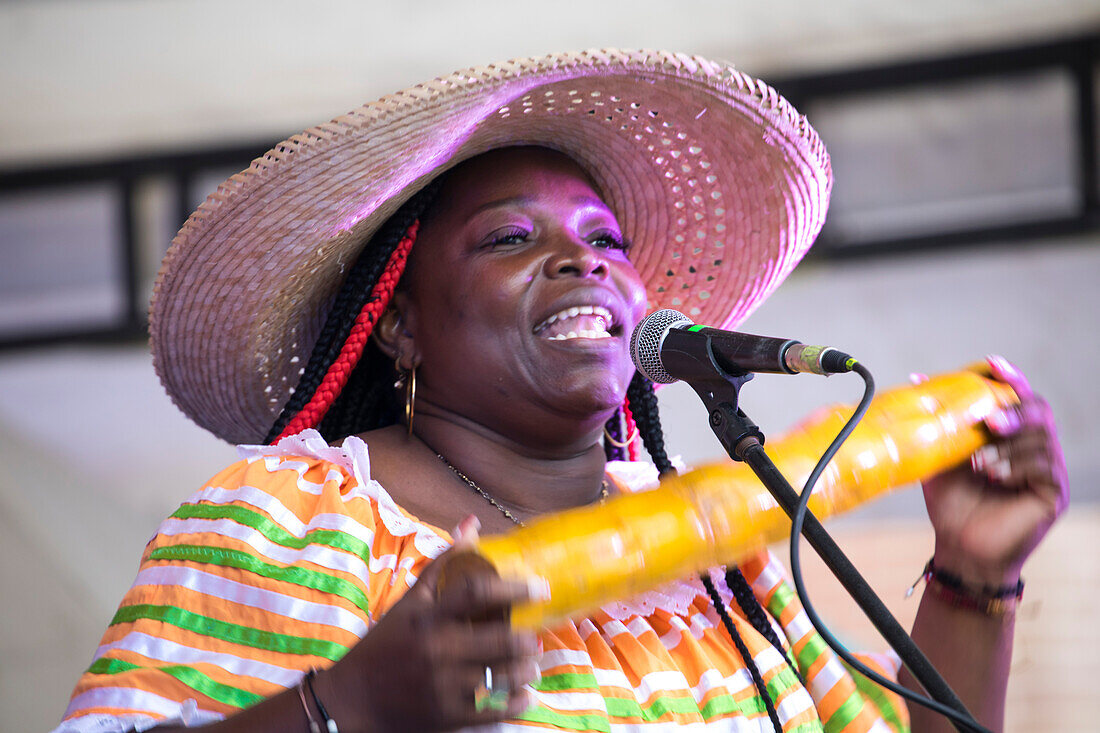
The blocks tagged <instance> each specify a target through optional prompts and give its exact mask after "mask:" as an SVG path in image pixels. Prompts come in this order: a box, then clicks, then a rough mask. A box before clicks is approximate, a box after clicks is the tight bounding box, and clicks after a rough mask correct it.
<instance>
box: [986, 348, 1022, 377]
mask: <svg viewBox="0 0 1100 733" xmlns="http://www.w3.org/2000/svg"><path fill="white" fill-rule="evenodd" d="M986 361H988V362H989V365H990V366H991V367H993V371H994V372H995V373H996V374H997V376H999V377H1001V378H1002V379H1020V378H1021V377H1022V376H1023V374H1021V373H1020V370H1019V369H1017V368H1016V366H1015V365H1014V364H1013V363H1012V362H1010V361H1009V360H1008V359H1006V358H1004V357H1003V356H1001V355H1000V354H990V355H989V356H987V357H986Z"/></svg>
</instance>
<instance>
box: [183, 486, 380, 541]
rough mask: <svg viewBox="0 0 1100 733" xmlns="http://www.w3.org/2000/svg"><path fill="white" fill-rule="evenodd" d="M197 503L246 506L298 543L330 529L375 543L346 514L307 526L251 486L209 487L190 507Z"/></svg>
mask: <svg viewBox="0 0 1100 733" xmlns="http://www.w3.org/2000/svg"><path fill="white" fill-rule="evenodd" d="M200 501H206V502H210V503H211V504H218V505H223V504H231V503H232V502H234V501H239V502H243V503H245V504H249V505H251V506H252V507H254V508H256V509H259V510H261V511H263V512H265V513H267V514H268V515H269V516H270V517H271V519H272V520H274V521H275V523H276V524H278V525H279V526H280V527H282V528H283V529H285V530H286V531H287V532H289V533H290V534H292V535H294V536H295V537H297V538H298V539H302V538H303V537H305V536H306V533H307V532H309V531H310V530H312V529H331V530H334V531H336V532H343V533H344V534H349V535H351V536H352V537H355V538H356V539H359V540H362V541H363V542H364V543H366V544H367V545H368V546H369V545H371V544H373V543H374V530H372V529H371V528H370V527H367V526H365V525H364V524H362V523H361V522H358V521H356V520H355V519H353V518H352V517H350V516H349V515H347V514H333V513H324V514H316V515H314V516H313V517H311V518H310V520H309V524H305V523H303V522H302V520H300V519H298V515H296V514H295V513H294V512H292V511H291V510H290V509H288V508H287V506H286V505H285V504H283V503H282V502H281V501H279V500H278V499H276V498H275V497H274V496H272V495H271V494H269V493H268V492H266V491H264V490H262V489H257V488H255V487H253V486H240V487H237V488H235V489H223V488H220V487H216V486H212V487H209V488H206V489H203V490H202V491H200V492H198V493H197V494H195V495H194V496H192V497H191V499H190V500H189V503H193V504H197V503H198V502H200Z"/></svg>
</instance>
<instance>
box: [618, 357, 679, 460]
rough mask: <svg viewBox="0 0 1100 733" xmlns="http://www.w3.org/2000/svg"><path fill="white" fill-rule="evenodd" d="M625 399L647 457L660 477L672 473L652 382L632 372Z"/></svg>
mask: <svg viewBox="0 0 1100 733" xmlns="http://www.w3.org/2000/svg"><path fill="white" fill-rule="evenodd" d="M626 398H627V399H628V400H629V401H630V412H631V413H633V415H634V422H635V423H636V424H637V426H638V433H639V434H640V435H641V436H642V444H643V445H644V446H645V449H646V451H647V452H648V453H649V457H650V458H651V459H653V465H655V466H656V467H657V472H658V473H660V474H661V475H662V476H663V475H664V474H666V473H673V472H675V469H674V468H673V467H672V462H671V461H669V460H668V454H667V453H666V452H665V434H664V432H663V431H662V430H661V415H660V413H659V412H658V411H657V395H656V394H654V393H653V382H651V381H649V380H648V379H646V378H645V377H643V376H642V375H641V373H639V372H634V378H633V379H631V380H630V386H629V387H627V388H626Z"/></svg>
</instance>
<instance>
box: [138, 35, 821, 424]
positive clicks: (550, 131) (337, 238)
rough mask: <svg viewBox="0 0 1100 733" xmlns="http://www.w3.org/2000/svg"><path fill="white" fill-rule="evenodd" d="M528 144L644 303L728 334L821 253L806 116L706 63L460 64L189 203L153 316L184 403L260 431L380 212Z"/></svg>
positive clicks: (303, 138)
mask: <svg viewBox="0 0 1100 733" xmlns="http://www.w3.org/2000/svg"><path fill="white" fill-rule="evenodd" d="M525 144H526V145H541V146H545V147H549V148H554V149H556V150H559V151H561V152H563V153H565V154H566V155H568V156H569V157H571V158H573V159H574V160H575V161H576V162H577V163H578V164H579V165H580V166H581V167H582V168H583V169H585V170H586V171H587V172H588V173H589V175H590V176H591V177H592V179H593V181H594V182H595V184H596V185H597V187H598V188H599V190H600V191H601V193H602V194H603V195H604V197H605V199H606V202H607V203H608V205H609V206H611V208H612V210H613V211H614V212H615V213H616V215H617V216H618V218H619V220H620V222H621V224H622V226H623V229H624V232H626V233H627V235H628V236H629V237H630V238H631V239H632V240H633V242H634V249H633V251H632V255H631V256H632V259H633V261H634V264H635V266H636V267H637V269H638V271H639V273H640V274H641V276H642V277H643V279H644V280H645V282H646V283H647V287H648V295H649V306H650V309H656V308H675V309H677V310H680V311H683V312H684V313H686V314H687V315H689V316H690V317H692V318H693V319H694V320H696V321H698V322H700V323H707V324H709V325H714V326H718V327H724V328H731V327H733V326H735V325H736V324H738V323H740V322H741V321H742V320H744V318H745V317H747V316H748V315H749V313H751V312H752V311H753V310H754V309H755V308H756V307H757V306H758V305H759V304H760V303H761V302H762V301H763V300H764V299H765V298H766V297H767V296H768V295H769V294H770V293H771V292H772V291H773V290H774V289H775V288H776V287H777V286H778V285H779V283H780V282H781V281H782V280H783V279H784V278H785V277H786V276H787V274H788V273H789V272H790V271H791V269H792V268H793V267H794V266H795V264H796V263H797V262H798V261H799V260H800V259H801V258H802V256H803V255H804V254H805V252H806V250H807V249H809V247H810V245H811V244H812V243H813V240H814V238H815V237H816V236H817V233H818V231H819V230H820V228H821V225H822V223H823V221H824V217H825V210H826V207H827V203H828V196H829V191H830V188H831V185H832V174H831V171H830V167H829V159H828V156H827V154H826V152H825V149H824V146H823V145H822V143H821V141H820V139H819V138H818V136H817V134H816V133H815V132H814V131H813V130H812V129H811V128H810V126H809V125H808V124H807V123H806V120H805V118H804V117H802V116H800V115H798V114H797V112H796V111H795V110H794V109H793V108H792V107H791V106H790V105H789V104H788V103H787V102H786V101H785V100H784V99H782V98H781V97H780V96H779V95H778V94H777V93H776V92H775V91H774V90H772V89H771V88H770V87H768V86H766V85H765V84H763V83H762V82H759V81H757V80H755V79H752V78H750V77H748V76H746V75H744V74H742V73H740V72H738V71H735V70H734V69H732V68H729V67H727V66H725V65H722V64H719V63H715V62H712V61H708V60H706V59H702V58H699V57H694V56H685V55H681V54H673V53H666V52H657V51H618V50H603V51H586V52H583V53H563V54H555V55H551V56H546V57H543V58H532V59H520V60H514V61H510V62H506V63H502V64H499V65H494V66H486V67H479V68H472V69H467V70H465V71H460V72H456V73H455V74H452V75H450V76H447V77H442V78H439V79H436V80H434V81H431V82H428V83H426V84H422V85H419V86H416V87H413V88H411V89H408V90H406V91H403V92H399V93H397V94H393V95H390V96H387V97H384V98H382V99H380V100H378V101H377V102H372V103H370V104H367V105H365V106H363V107H360V108H359V109H357V110H355V111H353V112H350V113H349V114H347V115H344V116H343V117H339V118H337V119H335V120H333V121H332V122H329V123H326V124H323V125H320V126H318V127H314V128H311V129H309V130H307V131H305V132H303V133H301V134H299V135H295V136H294V137H292V138H290V139H289V140H287V141H285V142H283V143H280V144H279V145H277V146H276V147H275V148H274V149H272V150H271V151H269V152H268V153H267V154H265V155H264V156H263V157H261V158H257V159H256V160H255V161H253V162H252V164H251V166H250V167H249V168H248V169H247V170H245V171H242V172H241V173H238V174H237V175H235V176H233V177H232V178H230V179H229V180H227V181H226V182H225V183H223V184H222V185H221V186H219V188H218V190H217V191H216V192H214V193H213V194H211V195H210V196H209V197H208V198H207V200H206V201H205V202H204V203H203V204H202V205H201V206H200V207H199V208H198V210H197V211H195V213H194V214H192V215H191V217H190V218H189V219H188V221H187V222H186V223H185V224H184V226H183V228H182V229H181V230H180V232H179V234H178V235H177V236H176V238H175V240H174V241H173V243H172V246H171V248H170V249H169V251H168V254H167V256H166V257H165V260H164V264H163V266H162V268H161V271H160V275H159V276H158V278H157V283H156V287H155V290H154V295H153V302H152V306H151V312H150V334H151V343H152V349H153V359H154V364H155V367H156V370H157V373H158V374H159V375H160V378H161V380H162V382H163V383H164V386H165V388H166V389H167V391H168V394H169V395H170V396H171V397H172V399H173V401H174V402H175V403H176V404H177V405H178V406H179V407H180V409H181V410H183V412H184V413H186V414H187V415H188V416H189V417H190V418H191V419H193V420H194V421H195V422H196V423H198V424H199V425H201V426H202V427H204V428H206V429H208V430H210V431H211V432H213V433H215V434H216V435H218V436H220V437H222V438H224V439H225V440H228V441H230V442H234V443H256V442H260V441H262V440H263V437H264V435H265V434H266V433H267V431H268V429H269V428H270V427H271V425H272V423H273V422H274V421H275V419H276V417H277V416H278V414H279V412H280V410H281V408H282V406H283V405H284V404H285V403H286V401H287V400H288V399H289V397H290V395H291V394H292V392H293V388H294V387H295V385H296V384H297V383H298V379H299V377H300V375H301V371H302V368H303V367H304V366H305V363H306V361H307V360H308V358H309V354H310V352H311V350H312V348H313V345H314V342H315V341H316V339H317V335H318V333H319V331H320V328H321V325H322V324H323V322H324V319H325V316H326V314H327V312H328V309H329V307H330V304H331V302H332V299H333V297H334V295H335V293H336V292H337V290H338V289H339V287H340V285H341V283H342V281H343V278H344V276H345V274H346V273H347V271H348V268H349V267H350V265H351V264H352V263H353V262H354V261H355V260H356V258H357V257H358V255H359V253H360V251H361V249H362V247H363V246H364V245H365V244H366V243H367V241H368V240H369V239H370V237H371V235H372V234H373V233H374V232H375V231H376V230H377V229H378V227H379V226H380V225H381V223H382V222H384V221H385V220H386V219H387V218H388V217H389V216H390V215H391V214H392V213H393V212H394V211H395V210H396V209H397V208H398V207H399V206H400V205H401V204H402V203H404V202H405V201H406V200H407V199H408V198H409V197H410V196H411V195H412V194H413V193H415V192H416V191H417V190H418V189H419V188H421V187H422V186H424V185H425V184H426V183H427V182H428V181H430V180H431V179H433V178H435V177H436V176H438V175H439V174H440V173H442V172H443V171H445V170H447V169H449V168H451V167H453V166H454V165H456V164H458V163H459V162H461V161H463V160H466V159H468V158H470V157H473V156H475V155H478V154H480V153H483V152H485V151H488V150H491V149H494V148H499V147H505V146H510V145H525Z"/></svg>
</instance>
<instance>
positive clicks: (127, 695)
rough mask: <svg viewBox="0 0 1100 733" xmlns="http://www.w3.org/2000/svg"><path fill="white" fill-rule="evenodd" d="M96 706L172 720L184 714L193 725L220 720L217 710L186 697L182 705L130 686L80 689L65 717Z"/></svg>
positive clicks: (70, 703) (70, 702)
mask: <svg viewBox="0 0 1100 733" xmlns="http://www.w3.org/2000/svg"><path fill="white" fill-rule="evenodd" d="M98 707H104V708H123V709H127V710H135V711H141V712H143V713H147V714H150V715H160V716H166V717H171V718H172V719H174V720H178V719H180V718H181V717H182V716H184V715H185V714H186V715H188V717H190V721H189V722H192V723H196V724H197V723H212V722H214V721H216V720H221V719H222V716H221V715H220V714H219V713H215V712H212V711H210V710H203V709H201V708H198V707H197V706H196V705H195V701H194V700H187V701H186V702H184V703H182V704H181V703H178V702H176V701H175V700H169V699H168V698H167V697H161V696H160V695H155V694H153V693H152V692H146V691H145V690H138V689H134V688H132V687H97V688H95V689H92V690H87V691H86V692H82V693H80V694H79V695H77V696H76V697H74V698H73V699H72V700H70V701H69V707H68V709H67V710H66V711H65V716H66V717H68V716H69V715H71V714H72V713H74V712H76V711H78V710H82V709H84V708H98Z"/></svg>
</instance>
